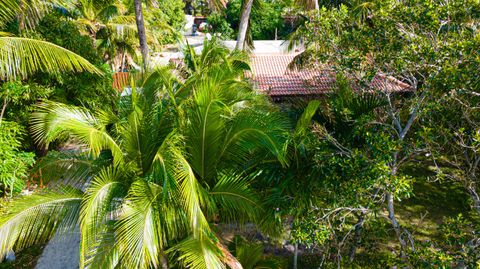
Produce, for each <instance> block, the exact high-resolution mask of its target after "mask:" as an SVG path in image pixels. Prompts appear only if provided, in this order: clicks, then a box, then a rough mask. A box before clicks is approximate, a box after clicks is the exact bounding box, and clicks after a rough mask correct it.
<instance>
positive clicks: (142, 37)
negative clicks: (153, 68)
mask: <svg viewBox="0 0 480 269" xmlns="http://www.w3.org/2000/svg"><path fill="white" fill-rule="evenodd" d="M133 5H134V7H135V21H136V23H137V31H138V39H139V41H140V51H141V52H142V60H143V68H144V69H145V70H146V69H147V67H148V62H149V52H148V45H147V36H146V34H145V23H144V21H143V12H142V1H141V0H134V1H133Z"/></svg>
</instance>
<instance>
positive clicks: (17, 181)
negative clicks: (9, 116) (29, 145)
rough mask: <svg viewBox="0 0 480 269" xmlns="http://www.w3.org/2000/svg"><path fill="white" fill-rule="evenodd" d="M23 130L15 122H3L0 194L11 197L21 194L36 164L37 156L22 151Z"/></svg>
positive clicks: (0, 138)
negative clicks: (16, 193) (31, 168)
mask: <svg viewBox="0 0 480 269" xmlns="http://www.w3.org/2000/svg"><path fill="white" fill-rule="evenodd" d="M22 133H23V130H22V128H21V126H19V125H18V124H16V123H14V122H8V121H2V123H1V125H0V194H2V195H6V194H7V193H8V194H10V196H12V195H13V193H14V192H19V191H21V190H22V187H23V183H24V182H23V180H24V179H25V178H26V177H27V176H28V169H29V168H30V167H31V166H32V165H33V163H34V162H35V159H34V157H35V154H34V153H31V152H23V151H20V148H21V145H22V143H21V141H20V139H19V137H20V136H21V135H22Z"/></svg>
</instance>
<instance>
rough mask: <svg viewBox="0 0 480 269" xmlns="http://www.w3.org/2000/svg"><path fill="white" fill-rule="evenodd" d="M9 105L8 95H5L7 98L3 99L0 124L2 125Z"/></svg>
mask: <svg viewBox="0 0 480 269" xmlns="http://www.w3.org/2000/svg"><path fill="white" fill-rule="evenodd" d="M7 105H8V100H7V97H5V99H3V105H2V110H1V111H0V126H2V120H3V116H4V115H5V110H6V109H7Z"/></svg>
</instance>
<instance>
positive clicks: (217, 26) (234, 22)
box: [208, 0, 288, 40]
mask: <svg viewBox="0 0 480 269" xmlns="http://www.w3.org/2000/svg"><path fill="white" fill-rule="evenodd" d="M241 3H242V2H241V1H240V0H232V1H230V2H228V5H227V9H226V10H225V11H224V13H212V14H210V16H208V22H209V23H210V25H211V26H212V29H213V32H215V33H221V34H222V36H224V37H225V39H226V38H232V39H234V38H235V37H236V35H237V34H238V25H239V23H240V13H241ZM285 6H286V4H285V3H284V2H282V1H280V2H278V1H271V2H270V1H266V2H262V5H261V7H260V8H257V9H255V8H254V9H252V13H251V16H250V22H251V31H252V37H253V39H254V40H272V39H275V29H277V34H278V38H279V39H281V38H284V37H285V36H286V34H287V33H288V27H286V25H285V23H284V19H283V17H282V11H283V9H284V7H285Z"/></svg>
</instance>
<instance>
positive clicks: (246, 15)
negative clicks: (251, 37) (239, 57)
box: [235, 0, 253, 50]
mask: <svg viewBox="0 0 480 269" xmlns="http://www.w3.org/2000/svg"><path fill="white" fill-rule="evenodd" d="M245 1H246V2H244V3H245V5H244V6H243V9H242V15H241V17H240V25H239V26H238V37H237V45H236V47H235V48H236V49H238V50H244V49H245V39H246V37H247V29H248V24H249V21H250V13H251V12H252V5H253V0H245Z"/></svg>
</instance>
